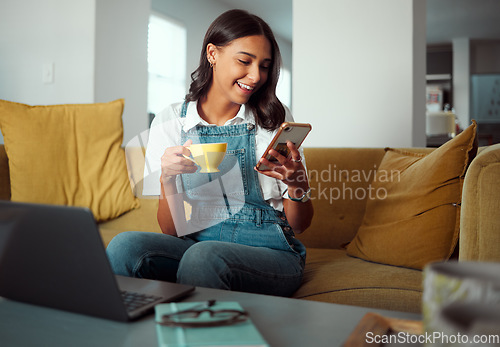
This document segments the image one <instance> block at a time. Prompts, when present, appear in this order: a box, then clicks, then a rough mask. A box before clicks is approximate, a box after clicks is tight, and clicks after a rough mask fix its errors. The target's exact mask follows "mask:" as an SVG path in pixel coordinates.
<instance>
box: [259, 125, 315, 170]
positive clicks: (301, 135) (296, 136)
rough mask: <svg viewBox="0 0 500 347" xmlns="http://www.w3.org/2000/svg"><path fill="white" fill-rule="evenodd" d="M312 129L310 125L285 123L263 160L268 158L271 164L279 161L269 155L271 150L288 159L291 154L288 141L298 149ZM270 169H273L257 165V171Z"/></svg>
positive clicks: (268, 147) (260, 164)
mask: <svg viewBox="0 0 500 347" xmlns="http://www.w3.org/2000/svg"><path fill="white" fill-rule="evenodd" d="M311 129H312V126H311V124H309V123H294V122H284V123H283V124H281V126H280V127H279V129H278V131H277V132H276V135H274V138H273V140H272V141H271V143H270V144H269V146H267V149H266V151H265V152H264V154H263V155H262V158H266V159H267V160H269V161H271V162H275V161H277V160H276V158H274V157H273V156H272V155H270V154H269V151H270V150H271V149H274V150H276V151H278V153H280V154H281V155H283V156H285V157H287V158H288V157H289V156H290V155H291V154H290V149H289V148H288V147H287V145H286V143H287V141H291V142H292V143H293V144H294V145H295V146H296V147H297V148H299V147H300V145H301V144H302V142H304V139H305V138H306V136H307V134H309V132H310V131H311ZM270 169H271V168H269V167H268V166H267V165H264V164H262V163H261V162H260V161H259V162H258V163H257V170H260V171H266V170H270Z"/></svg>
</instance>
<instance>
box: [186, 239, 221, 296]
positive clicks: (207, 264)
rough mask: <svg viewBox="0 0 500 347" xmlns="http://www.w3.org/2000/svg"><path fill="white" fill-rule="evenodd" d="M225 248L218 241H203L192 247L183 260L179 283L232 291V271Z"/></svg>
mask: <svg viewBox="0 0 500 347" xmlns="http://www.w3.org/2000/svg"><path fill="white" fill-rule="evenodd" d="M223 248H224V247H223V244H222V243H221V242H216V241H203V242H198V243H197V244H195V245H193V246H191V248H189V249H188V250H187V251H186V252H185V253H184V255H183V257H182V259H181V262H180V264H179V270H178V271H177V281H178V282H180V283H186V284H191V285H197V286H201V287H211V288H220V289H230V278H229V275H230V269H229V266H228V263H227V260H226V259H225V257H224V252H223Z"/></svg>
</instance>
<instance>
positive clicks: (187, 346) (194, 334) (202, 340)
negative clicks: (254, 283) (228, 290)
mask: <svg viewBox="0 0 500 347" xmlns="http://www.w3.org/2000/svg"><path fill="white" fill-rule="evenodd" d="M202 304H204V303H202V302H186V303H184V302H183V303H170V304H160V305H157V306H156V307H155V312H156V321H157V322H161V321H162V316H163V315H164V314H169V313H175V312H179V311H183V310H191V309H194V308H198V307H199V306H200V305H202ZM210 308H211V309H212V310H227V309H230V310H238V311H243V308H242V307H241V305H240V304H239V303H238V302H236V301H223V302H216V303H215V305H213V306H210ZM198 319H200V320H205V321H206V320H210V316H209V315H208V314H205V315H200V317H199V318H198ZM156 332H157V335H158V345H159V346H160V347H196V346H218V347H221V346H245V347H269V344H268V343H267V342H266V340H265V339H264V338H263V336H262V335H261V334H260V332H259V331H258V330H257V328H256V327H255V325H254V324H253V322H252V320H251V318H248V319H247V320H245V321H243V322H238V323H235V324H232V325H224V326H215V327H196V328H183V327H175V326H164V325H160V324H157V325H156Z"/></svg>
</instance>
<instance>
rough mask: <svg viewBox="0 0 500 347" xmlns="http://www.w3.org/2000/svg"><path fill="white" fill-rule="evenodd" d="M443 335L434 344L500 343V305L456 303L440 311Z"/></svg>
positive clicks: (479, 344) (484, 345)
mask: <svg viewBox="0 0 500 347" xmlns="http://www.w3.org/2000/svg"><path fill="white" fill-rule="evenodd" d="M437 318H438V321H439V324H440V326H439V331H440V333H439V335H436V336H435V339H434V341H433V346H446V347H451V346H461V347H472V346H474V347H476V346H481V347H487V346H499V345H500V305H495V304H485V303H479V304H478V303H472V302H454V303H451V304H449V305H447V306H445V307H444V308H443V309H442V310H441V311H440V312H439V313H438V317H437Z"/></svg>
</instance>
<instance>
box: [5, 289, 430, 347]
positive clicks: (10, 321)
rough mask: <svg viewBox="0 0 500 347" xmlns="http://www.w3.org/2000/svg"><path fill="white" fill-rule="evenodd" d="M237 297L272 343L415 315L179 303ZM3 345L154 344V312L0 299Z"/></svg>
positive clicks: (288, 304)
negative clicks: (91, 312)
mask: <svg viewBox="0 0 500 347" xmlns="http://www.w3.org/2000/svg"><path fill="white" fill-rule="evenodd" d="M209 299H215V300H219V301H238V302H239V303H240V304H241V306H242V307H243V308H244V309H246V310H247V311H248V312H249V314H250V318H251V319H252V321H253V322H254V324H255V326H256V327H257V329H258V330H259V331H260V332H261V334H262V335H263V336H264V338H265V339H266V340H267V342H268V343H269V344H270V346H278V347H281V346H287V347H293V346H298V347H304V346H314V347H319V346H329V347H330V346H341V345H342V343H343V342H345V341H346V339H347V338H348V337H349V335H350V334H351V332H352V331H353V330H354V328H355V327H356V325H357V324H358V322H359V321H360V320H361V318H362V317H363V316H364V315H365V314H366V313H368V312H376V313H379V314H382V315H384V316H387V317H394V318H403V319H411V320H418V319H421V316H420V315H418V314H412V313H404V312H395V311H385V310H376V309H370V308H363V307H356V306H346V305H336V304H328V303H321V302H314V301H307V300H299V299H290V298H281V297H273V296H266V295H257V294H248V293H241V292H229V291H223V290H217V289H208V288H196V290H195V292H193V293H192V294H191V295H190V296H189V297H186V298H185V299H184V300H183V302H191V301H205V300H209ZM0 345H2V346H15V347H24V346H37V347H39V346H51V347H55V346H72V347H77V346H85V347H88V346H93V347H95V346H103V347H104V346H105V347H113V346H120V347H122V346H130V347H136V346H139V347H148V346H158V341H157V335H156V327H155V322H154V315H153V314H151V315H149V316H147V317H145V318H144V319H142V320H139V321H136V322H132V323H119V322H114V321H109V320H104V319H99V318H94V317H89V316H84V315H78V314H74V313H69V312H64V311H58V310H54V309H49V308H44V307H38V306H33V305H28V304H23V303H18V302H14V301H10V300H7V299H3V298H0Z"/></svg>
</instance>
